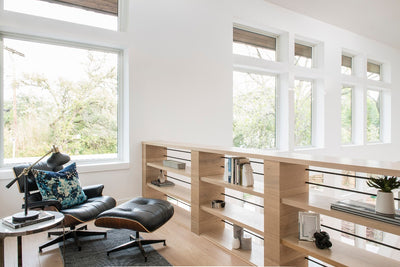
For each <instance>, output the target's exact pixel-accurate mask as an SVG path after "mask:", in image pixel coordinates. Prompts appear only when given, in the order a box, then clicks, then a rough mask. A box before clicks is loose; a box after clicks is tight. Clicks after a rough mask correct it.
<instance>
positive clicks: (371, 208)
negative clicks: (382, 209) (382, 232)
mask: <svg viewBox="0 0 400 267" xmlns="http://www.w3.org/2000/svg"><path fill="white" fill-rule="evenodd" d="M331 209H333V210H338V211H343V212H347V213H351V214H354V215H359V216H362V217H366V218H369V219H373V220H377V221H381V222H386V223H391V224H395V225H399V226H400V210H396V213H395V214H394V215H392V216H388V215H385V214H380V213H376V212H375V205H372V204H368V203H364V202H359V201H355V200H341V201H338V202H335V203H332V204H331Z"/></svg>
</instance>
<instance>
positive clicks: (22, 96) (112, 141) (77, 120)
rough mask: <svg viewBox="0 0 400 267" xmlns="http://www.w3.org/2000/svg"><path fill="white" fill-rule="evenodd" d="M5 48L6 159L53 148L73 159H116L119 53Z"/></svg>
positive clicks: (7, 44) (26, 45) (23, 44)
mask: <svg viewBox="0 0 400 267" xmlns="http://www.w3.org/2000/svg"><path fill="white" fill-rule="evenodd" d="M3 48H4V49H3V58H4V66H5V68H4V75H3V77H4V94H3V102H4V104H3V119H4V128H3V140H4V158H5V161H7V160H8V161H10V162H13V159H14V158H25V157H37V156H39V155H42V154H44V153H45V152H46V151H47V150H48V149H49V148H50V147H51V145H52V144H56V145H58V146H60V147H61V148H62V151H63V153H68V154H70V155H99V154H103V155H104V154H108V155H114V156H113V157H116V153H117V152H118V151H117V144H118V115H117V114H118V112H117V110H118V77H117V72H118V53H117V52H108V51H95V50H89V49H81V48H73V47H67V46H60V45H52V44H43V43H37V42H30V41H22V40H15V39H6V38H4V39H3ZM108 157H109V156H108Z"/></svg>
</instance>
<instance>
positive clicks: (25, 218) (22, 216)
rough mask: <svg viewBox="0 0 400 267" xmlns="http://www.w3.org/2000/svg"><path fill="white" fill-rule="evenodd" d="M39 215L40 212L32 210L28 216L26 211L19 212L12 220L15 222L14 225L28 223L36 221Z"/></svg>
mask: <svg viewBox="0 0 400 267" xmlns="http://www.w3.org/2000/svg"><path fill="white" fill-rule="evenodd" d="M39 213H40V212H39V211H37V210H30V211H28V214H25V212H24V211H22V212H18V213H15V214H14V215H13V216H12V220H13V223H22V222H26V221H28V220H35V219H37V218H38V217H39Z"/></svg>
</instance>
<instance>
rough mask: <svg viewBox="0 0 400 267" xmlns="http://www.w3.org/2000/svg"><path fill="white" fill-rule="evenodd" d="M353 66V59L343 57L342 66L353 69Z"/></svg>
mask: <svg viewBox="0 0 400 267" xmlns="http://www.w3.org/2000/svg"><path fill="white" fill-rule="evenodd" d="M352 65H353V58H352V57H348V56H344V55H342V66H344V67H348V68H350V69H351V66H352Z"/></svg>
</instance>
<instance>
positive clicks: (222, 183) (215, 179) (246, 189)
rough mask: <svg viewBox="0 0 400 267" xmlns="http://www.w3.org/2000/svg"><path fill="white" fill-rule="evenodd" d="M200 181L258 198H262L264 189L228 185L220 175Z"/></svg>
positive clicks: (202, 178)
mask: <svg viewBox="0 0 400 267" xmlns="http://www.w3.org/2000/svg"><path fill="white" fill-rule="evenodd" d="M201 180H202V181H203V182H206V183H210V184H215V185H218V186H223V187H225V188H229V189H233V190H237V191H240V192H243V193H247V194H251V195H254V196H258V197H264V188H255V187H253V186H251V187H246V186H241V185H236V184H232V183H228V182H226V181H224V177H223V176H221V175H215V176H207V177H201Z"/></svg>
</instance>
